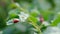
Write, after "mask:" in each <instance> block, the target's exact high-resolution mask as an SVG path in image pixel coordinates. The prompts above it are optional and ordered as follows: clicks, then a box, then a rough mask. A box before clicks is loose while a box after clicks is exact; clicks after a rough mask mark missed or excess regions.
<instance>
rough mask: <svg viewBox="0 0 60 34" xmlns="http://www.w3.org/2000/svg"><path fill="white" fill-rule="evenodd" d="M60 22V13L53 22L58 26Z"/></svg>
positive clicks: (53, 24)
mask: <svg viewBox="0 0 60 34" xmlns="http://www.w3.org/2000/svg"><path fill="white" fill-rule="evenodd" d="M59 22H60V14H57V17H56V18H55V20H54V21H53V22H52V24H51V25H52V26H57V24H58V23H59Z"/></svg>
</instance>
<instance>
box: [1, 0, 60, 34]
mask: <svg viewBox="0 0 60 34" xmlns="http://www.w3.org/2000/svg"><path fill="white" fill-rule="evenodd" d="M13 1H14V2H13ZM13 1H12V3H11V1H7V0H6V3H8V4H7V5H8V6H5V7H3V6H2V7H1V6H0V7H1V8H0V24H1V25H0V28H4V27H5V26H6V22H8V21H9V20H11V19H15V18H17V19H19V21H16V20H14V22H12V21H13V20H12V21H10V22H11V23H14V24H12V25H7V26H6V28H4V30H3V34H34V33H37V34H42V33H43V31H44V30H45V29H46V28H47V27H49V26H57V24H58V23H59V22H60V13H59V12H58V10H57V9H56V7H58V6H57V5H58V4H56V3H57V2H56V1H54V2H56V3H54V2H53V1H52V0H48V1H47V0H13ZM57 1H58V0H57ZM1 2H2V1H1ZM47 3H49V4H47ZM21 12H24V13H28V14H29V17H28V18H27V19H26V20H25V22H21V20H20V19H21V18H20V16H19V15H20V13H21ZM3 15H4V16H3ZM7 15H8V16H7ZM41 15H42V18H43V21H40V19H41V18H40V17H41ZM7 17H8V18H7ZM37 18H38V19H37ZM23 20H24V19H23ZM45 21H46V22H48V23H49V25H47V26H45V24H43V23H44V22H45ZM15 22H18V23H15ZM8 23H9V22H8ZM2 24H3V25H2ZM34 29H35V30H34ZM7 31H8V33H7ZM25 31H26V32H25Z"/></svg>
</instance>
